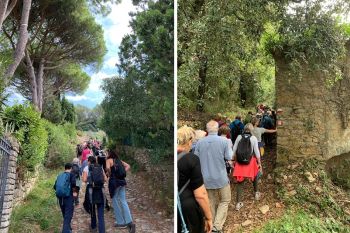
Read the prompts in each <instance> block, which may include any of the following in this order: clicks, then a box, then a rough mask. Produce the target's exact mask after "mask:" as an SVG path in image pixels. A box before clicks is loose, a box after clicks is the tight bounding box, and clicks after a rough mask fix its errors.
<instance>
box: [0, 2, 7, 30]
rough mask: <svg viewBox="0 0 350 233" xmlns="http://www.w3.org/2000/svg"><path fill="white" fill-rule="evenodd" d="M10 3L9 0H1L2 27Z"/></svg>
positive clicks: (0, 24)
mask: <svg viewBox="0 0 350 233" xmlns="http://www.w3.org/2000/svg"><path fill="white" fill-rule="evenodd" d="M8 3H9V0H1V1H0V29H1V28H2V23H3V22H4V20H5V15H6V12H7V5H8Z"/></svg>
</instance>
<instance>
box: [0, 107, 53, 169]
mask: <svg viewBox="0 0 350 233" xmlns="http://www.w3.org/2000/svg"><path fill="white" fill-rule="evenodd" d="M3 121H4V124H6V123H8V124H12V125H13V126H14V136H15V137H16V138H17V140H18V141H19V142H20V144H21V148H20V153H19V156H18V167H19V171H20V173H22V172H23V173H24V172H26V171H30V172H32V171H34V169H35V167H36V166H37V165H39V164H41V163H42V162H43V161H44V159H45V153H46V150H47V146H48V143H47V138H48V135H47V131H46V130H45V126H44V121H43V120H42V119H41V118H40V114H39V113H38V112H37V111H35V109H34V108H33V106H31V105H29V104H23V105H18V104H17V105H14V106H12V107H7V108H5V110H4V118H3ZM23 173H22V174H23Z"/></svg>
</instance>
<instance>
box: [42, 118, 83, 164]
mask: <svg viewBox="0 0 350 233" xmlns="http://www.w3.org/2000/svg"><path fill="white" fill-rule="evenodd" d="M45 125H46V129H47V131H48V133H49V147H48V150H47V153H46V161H45V166H46V167H50V168H57V167H62V166H63V164H64V163H66V162H70V161H72V159H73V158H74V156H75V140H74V141H73V139H74V138H76V132H75V126H74V125H71V124H65V125H58V126H57V125H54V124H52V123H50V122H48V121H47V122H46V124H45Z"/></svg>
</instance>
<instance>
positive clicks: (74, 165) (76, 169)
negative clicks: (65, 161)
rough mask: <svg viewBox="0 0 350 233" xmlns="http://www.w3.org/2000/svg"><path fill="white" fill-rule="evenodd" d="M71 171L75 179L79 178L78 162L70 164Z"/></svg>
mask: <svg viewBox="0 0 350 233" xmlns="http://www.w3.org/2000/svg"><path fill="white" fill-rule="evenodd" d="M71 173H72V174H73V175H74V176H75V178H76V179H80V168H79V165H78V164H75V163H74V164H73V165H72V171H71Z"/></svg>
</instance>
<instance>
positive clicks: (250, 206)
mask: <svg viewBox="0 0 350 233" xmlns="http://www.w3.org/2000/svg"><path fill="white" fill-rule="evenodd" d="M275 161H276V149H275V148H266V151H265V155H264V156H263V159H262V166H263V176H262V179H261V180H260V182H259V191H260V192H261V199H260V200H259V201H255V200H254V192H253V184H252V183H251V182H245V184H244V189H243V193H242V201H243V203H244V206H243V207H242V208H241V209H240V210H239V211H236V209H235V206H236V189H235V184H231V193H232V201H231V204H230V205H229V211H228V216H227V220H226V223H225V225H224V232H225V233H234V232H247V233H248V232H253V231H254V230H256V229H257V228H258V227H260V226H262V225H263V224H264V223H266V222H267V221H269V220H272V219H276V218H278V217H280V216H281V215H282V214H283V213H284V210H285V208H284V206H283V204H282V203H280V200H279V199H278V198H277V195H276V187H275V184H274V181H273V178H272V175H273V174H272V171H273V169H274V163H275ZM276 203H277V204H276ZM264 205H268V206H269V211H268V212H267V213H266V214H263V213H262V212H261V211H260V210H259V208H260V207H262V206H264Z"/></svg>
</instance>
